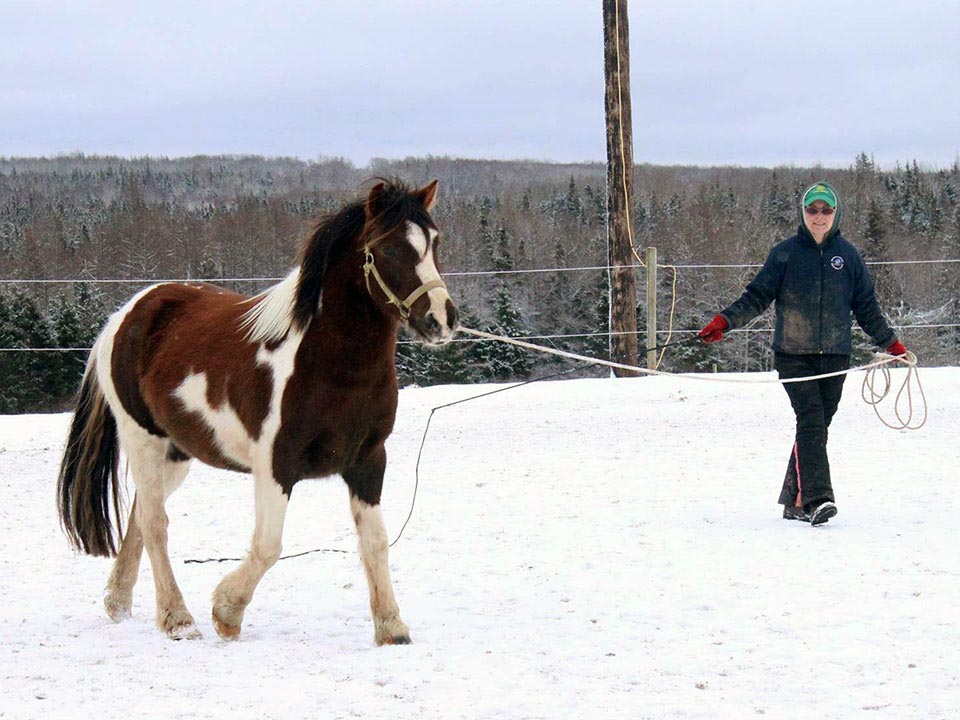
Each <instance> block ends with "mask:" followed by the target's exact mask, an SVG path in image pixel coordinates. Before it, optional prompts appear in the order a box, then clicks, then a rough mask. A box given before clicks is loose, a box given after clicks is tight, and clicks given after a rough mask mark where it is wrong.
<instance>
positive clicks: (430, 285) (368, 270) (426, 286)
mask: <svg viewBox="0 0 960 720" xmlns="http://www.w3.org/2000/svg"><path fill="white" fill-rule="evenodd" d="M364 252H365V253H366V256H367V261H366V262H365V263H364V264H363V279H364V282H365V283H366V285H367V292H368V293H370V297H373V293H372V292H370V276H371V275H373V279H374V280H376V281H377V285H379V286H380V289H381V290H382V291H383V294H384V295H386V296H387V303H388V304H390V305H394V306H395V307H396V308H397V310H398V311H399V312H400V318H401V319H402V320H403V321H404V322H408V321H409V320H410V309H411V308H412V307H413V304H414V303H415V302H416V301H417V300H418V299H419V298H420V296H421V295H425V294H426V293H428V292H430V291H431V290H434V289H436V288H444V289H446V287H447V286H446V285H445V284H444V282H443V280H430V281H428V282H425V283H423V284H422V285H421V286H420V287H418V288H417V289H416V290H414V291H413V292H412V293H410V294H409V295H407V297H406V299H405V300H401V299H400V298H398V297H397V295H396V293H394V292H393V290H391V289H390V288H389V287H388V286H387V283H385V282H384V280H383V278H382V277H380V273H379V272H377V266H376V265H375V264H374V261H373V253H372V252H370V248H369V247H367V248H364Z"/></svg>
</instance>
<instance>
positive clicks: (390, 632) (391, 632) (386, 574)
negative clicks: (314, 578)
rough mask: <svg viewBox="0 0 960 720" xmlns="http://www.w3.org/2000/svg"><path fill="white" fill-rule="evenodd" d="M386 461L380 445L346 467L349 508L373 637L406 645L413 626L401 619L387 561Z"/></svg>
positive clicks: (381, 641) (382, 643) (378, 641)
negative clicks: (367, 594)
mask: <svg viewBox="0 0 960 720" xmlns="http://www.w3.org/2000/svg"><path fill="white" fill-rule="evenodd" d="M386 465H387V456H386V451H385V450H383V448H381V449H380V451H379V452H374V453H372V454H371V456H370V458H369V459H368V460H367V461H366V462H365V463H363V464H360V465H357V466H355V467H352V468H350V469H349V470H347V471H345V472H344V473H343V479H344V480H345V481H346V483H347V486H348V487H349V488H350V510H351V514H352V515H353V522H354V524H355V525H356V528H357V537H358V539H359V544H360V558H361V560H362V561H363V570H364V573H365V574H366V576H367V585H368V586H369V588H370V612H371V614H372V615H373V628H374V639H375V640H376V642H377V645H406V644H407V643H409V642H410V629H409V628H408V627H407V625H406V623H404V622H403V620H401V619H400V608H399V607H398V605H397V599H396V597H395V596H394V594H393V581H392V580H391V579H390V567H389V564H388V561H387V555H388V552H389V544H388V541H387V528H386V526H385V525H384V524H383V515H382V514H381V513H380V490H381V488H382V487H383V473H384V470H385V469H386Z"/></svg>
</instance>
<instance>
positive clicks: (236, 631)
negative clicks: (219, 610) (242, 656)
mask: <svg viewBox="0 0 960 720" xmlns="http://www.w3.org/2000/svg"><path fill="white" fill-rule="evenodd" d="M212 615H213V627H215V628H216V630H217V635H219V636H220V637H221V638H222V639H224V640H239V639H240V626H239V625H227V624H226V623H225V622H222V621H221V620H220V618H218V617H217V614H216V613H213V614H212Z"/></svg>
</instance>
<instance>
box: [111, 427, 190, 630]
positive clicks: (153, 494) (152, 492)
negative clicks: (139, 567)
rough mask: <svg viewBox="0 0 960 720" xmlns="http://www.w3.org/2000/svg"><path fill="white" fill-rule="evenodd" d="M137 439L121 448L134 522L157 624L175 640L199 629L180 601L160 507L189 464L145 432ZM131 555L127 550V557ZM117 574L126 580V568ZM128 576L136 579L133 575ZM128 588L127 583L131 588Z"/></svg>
mask: <svg viewBox="0 0 960 720" xmlns="http://www.w3.org/2000/svg"><path fill="white" fill-rule="evenodd" d="M137 439H138V440H140V442H138V443H125V444H124V447H125V448H127V450H128V455H129V459H130V471H131V473H132V475H133V481H134V484H135V485H136V487H137V495H136V499H135V502H134V505H135V506H136V514H135V522H136V526H137V527H138V530H139V532H140V533H141V535H142V538H143V545H144V547H145V548H146V550H147V555H148V556H149V558H150V566H151V567H152V568H153V581H154V585H155V586H156V592H157V625H158V626H159V628H160V629H161V630H163V631H164V632H165V633H166V634H167V635H168V636H170V637H171V638H173V639H175V640H180V639H192V638H198V637H200V631H199V630H197V628H196V625H195V623H194V620H193V616H192V615H191V614H190V612H189V611H188V610H187V607H186V605H185V604H184V602H183V594H182V593H181V592H180V588H179V586H178V585H177V581H176V578H174V576H173V568H172V567H171V565H170V556H169V555H168V553H167V526H168V525H169V519H168V518H167V512H166V510H165V509H164V507H163V505H164V501H165V500H166V499H167V497H168V496H169V495H170V493H172V492H173V490H175V489H176V488H177V487H179V486H180V484H181V483H182V482H183V479H184V477H185V476H186V474H187V468H188V467H189V463H187V462H172V461H170V460H168V459H167V457H166V455H167V448H168V443H167V442H166V441H163V440H159V439H157V438H154V437H152V436H147V435H146V433H143V434H142V436H141V437H139V438H137ZM121 553H122V549H121ZM133 555H134V553H133V550H131V553H130V556H131V558H132V556H133ZM118 560H119V558H118ZM130 565H132V563H130ZM118 573H119V574H121V575H124V576H125V577H127V581H128V582H129V581H130V577H129V569H128V567H121V568H120V570H119V571H118ZM111 579H112V576H111ZM132 579H133V580H134V581H135V580H136V578H135V577H133V578H132ZM121 587H122V586H121ZM132 587H133V586H132V583H131V585H130V588H131V590H132Z"/></svg>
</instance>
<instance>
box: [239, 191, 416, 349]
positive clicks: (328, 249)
mask: <svg viewBox="0 0 960 720" xmlns="http://www.w3.org/2000/svg"><path fill="white" fill-rule="evenodd" d="M377 179H378V180H380V181H381V182H380V184H379V185H377V186H376V187H375V189H374V190H373V191H371V195H370V197H368V198H366V199H364V200H357V201H354V202H352V203H350V204H349V205H346V206H345V207H343V208H341V209H340V210H338V211H336V212H334V213H330V214H329V215H326V216H324V217H322V218H320V219H319V220H318V221H317V222H316V224H315V225H314V226H313V229H312V230H311V232H310V234H309V235H307V237H306V239H305V240H304V242H303V245H302V246H301V249H300V256H299V260H300V262H299V266H298V267H297V268H294V270H293V271H291V273H290V274H289V275H287V277H286V278H284V279H283V280H282V281H281V282H280V283H279V284H277V285H274V286H273V287H272V288H269V289H267V290H266V291H264V292H262V293H261V294H260V295H257V296H256V297H254V298H253V299H252V301H253V302H255V303H256V304H255V305H254V306H253V307H252V308H251V309H250V310H248V311H247V312H246V313H244V314H243V316H242V317H241V322H240V326H241V328H242V329H243V330H246V332H247V338H248V339H249V340H250V341H251V342H267V343H269V342H276V341H279V340H282V339H283V337H284V336H285V335H286V334H287V332H289V330H290V329H291V328H294V329H296V330H297V331H303V330H305V329H306V327H307V325H309V324H310V321H311V320H313V318H314V316H315V315H316V313H317V310H318V309H319V307H320V296H321V293H322V292H323V283H324V280H325V279H326V276H327V270H328V269H329V268H330V267H331V266H332V265H333V264H334V262H335V261H336V260H337V259H338V258H339V257H340V256H341V255H342V254H343V252H344V251H346V250H347V249H348V248H350V247H354V246H355V244H356V243H355V241H356V239H357V237H358V236H359V235H360V233H361V232H362V231H363V229H364V225H365V224H366V213H367V205H368V204H370V205H371V209H372V212H373V213H374V214H373V215H372V217H371V219H370V223H369V225H370V227H369V228H368V232H367V236H366V238H365V239H364V243H365V244H366V245H369V246H370V247H373V246H376V245H377V244H378V243H379V242H380V241H381V240H382V239H383V238H385V237H387V236H388V235H390V234H391V233H392V232H393V231H395V230H396V228H397V226H398V225H400V224H402V223H405V222H406V221H407V220H410V221H411V222H414V223H416V224H418V225H420V226H421V227H423V228H424V229H426V228H427V227H429V226H430V225H431V224H432V223H431V221H430V217H429V215H428V214H427V211H426V210H425V209H424V207H423V204H422V203H421V202H420V201H419V200H418V198H417V197H416V196H415V195H413V194H412V192H411V190H410V189H409V188H408V187H407V186H406V185H404V184H403V183H402V182H400V181H399V180H384V179H382V178H377ZM358 249H359V248H358ZM358 260H359V258H358Z"/></svg>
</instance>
